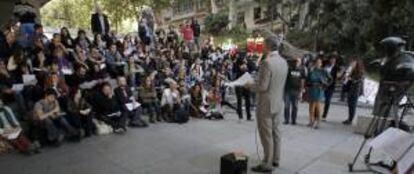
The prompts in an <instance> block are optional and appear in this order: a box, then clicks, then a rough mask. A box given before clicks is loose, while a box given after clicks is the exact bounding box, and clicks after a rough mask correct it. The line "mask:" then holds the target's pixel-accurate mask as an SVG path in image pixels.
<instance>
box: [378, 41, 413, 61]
mask: <svg viewBox="0 0 414 174" xmlns="http://www.w3.org/2000/svg"><path fill="white" fill-rule="evenodd" d="M406 43H407V42H406V41H405V40H403V39H401V38H400V37H387V38H385V39H383V40H382V41H381V42H380V44H381V46H382V48H383V50H384V53H385V55H386V56H387V57H395V56H398V55H399V54H400V53H401V51H403V50H404V46H405V44H406Z"/></svg>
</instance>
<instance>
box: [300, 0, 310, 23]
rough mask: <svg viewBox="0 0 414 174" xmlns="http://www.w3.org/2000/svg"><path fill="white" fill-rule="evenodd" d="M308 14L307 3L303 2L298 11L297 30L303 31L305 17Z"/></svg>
mask: <svg viewBox="0 0 414 174" xmlns="http://www.w3.org/2000/svg"><path fill="white" fill-rule="evenodd" d="M302 8H303V9H302ZM308 13H309V1H305V3H304V4H303V5H301V8H300V11H299V24H298V29H299V30H303V28H304V27H305V21H306V17H307V16H308Z"/></svg>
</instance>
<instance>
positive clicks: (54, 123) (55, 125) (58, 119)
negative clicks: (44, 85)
mask: <svg viewBox="0 0 414 174" xmlns="http://www.w3.org/2000/svg"><path fill="white" fill-rule="evenodd" d="M56 98H57V94H56V92H55V90H53V89H47V90H46V92H45V97H44V98H43V99H42V100H40V101H38V102H37V103H36V104H35V106H34V110H33V114H34V115H33V116H34V120H35V122H36V127H37V128H38V130H39V129H41V130H45V131H46V137H45V138H46V140H47V141H48V142H50V143H53V144H56V145H60V144H61V143H62V142H63V140H64V138H65V134H64V132H65V133H66V135H67V137H68V138H78V135H79V132H78V131H77V130H76V129H75V128H73V127H72V126H71V125H70V124H69V123H68V121H67V120H66V119H65V117H63V116H62V114H61V110H60V107H59V103H58V101H57V99H56ZM37 136H40V135H39V134H38V135H37ZM39 138H41V137H36V138H35V139H36V140H39Z"/></svg>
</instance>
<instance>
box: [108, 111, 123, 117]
mask: <svg viewBox="0 0 414 174" xmlns="http://www.w3.org/2000/svg"><path fill="white" fill-rule="evenodd" d="M120 115H121V112H114V113H112V114H108V115H107V117H115V116H120Z"/></svg>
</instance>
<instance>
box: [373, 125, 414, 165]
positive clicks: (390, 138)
mask: <svg viewBox="0 0 414 174" xmlns="http://www.w3.org/2000/svg"><path fill="white" fill-rule="evenodd" d="M412 144H414V139H413V136H411V135H410V134H409V133H407V132H405V131H403V130H400V129H396V128H388V129H387V130H385V131H384V132H383V133H381V134H380V135H378V136H377V137H375V138H374V139H373V140H372V141H371V142H370V143H369V146H370V147H372V148H374V149H377V150H380V151H382V152H384V153H385V154H387V155H389V156H390V157H391V158H392V159H393V160H395V161H398V160H400V159H401V158H402V157H403V155H404V154H405V153H406V152H407V150H408V149H409V148H410V146H411V145H412Z"/></svg>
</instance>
